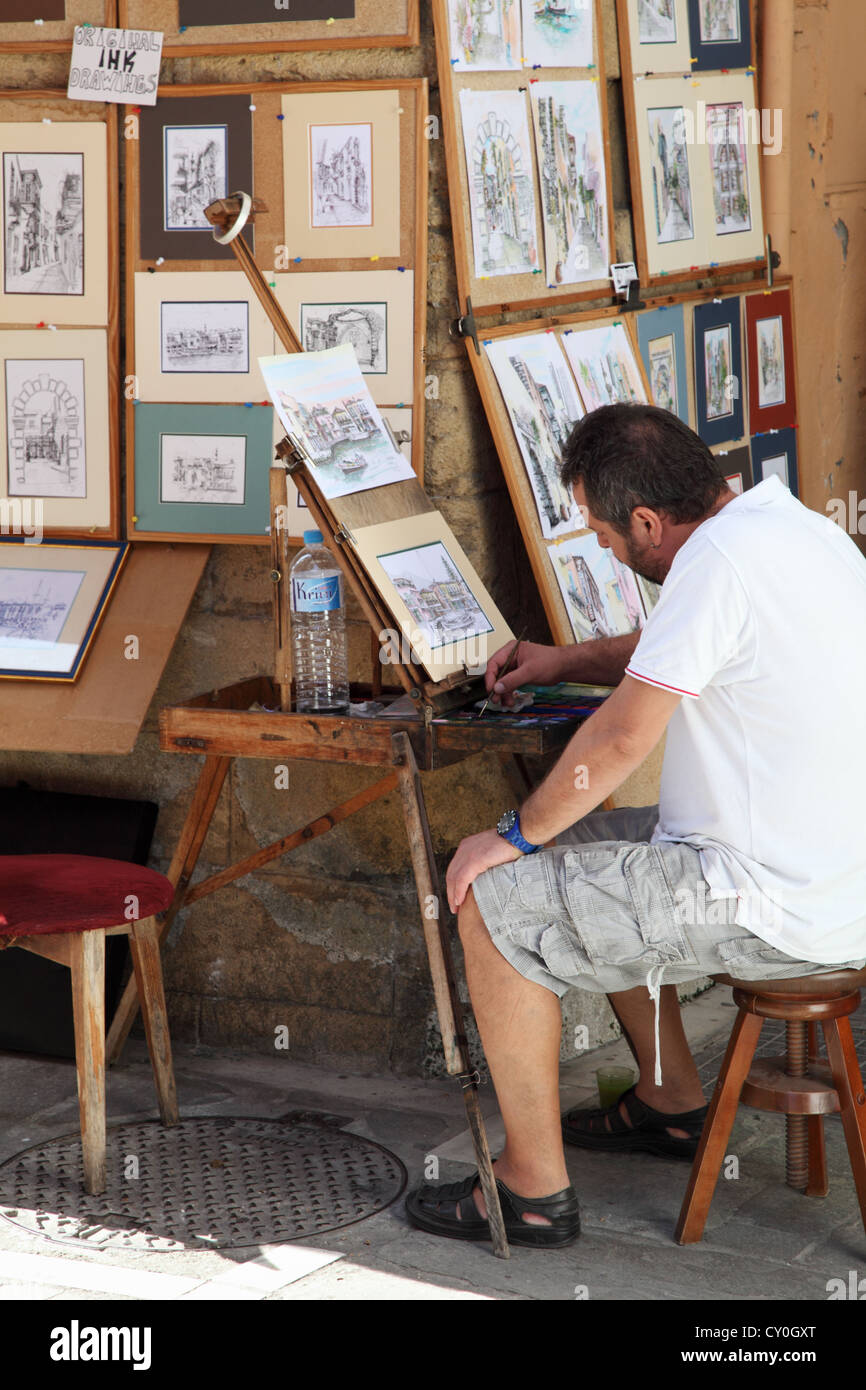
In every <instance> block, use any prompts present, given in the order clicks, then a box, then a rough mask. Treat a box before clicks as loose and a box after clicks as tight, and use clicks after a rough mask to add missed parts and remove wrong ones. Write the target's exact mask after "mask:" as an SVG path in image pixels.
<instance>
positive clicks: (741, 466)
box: [713, 444, 752, 495]
mask: <svg viewBox="0 0 866 1390" xmlns="http://www.w3.org/2000/svg"><path fill="white" fill-rule="evenodd" d="M713 453H714V454H715V456H716V458H717V459H718V461H719V467H720V468H721V469H722V471H723V472H724V475H725V482H726V483H727V485H728V487H729V488H730V489H731V492H736V493H737V494H738V495H739V494H741V493H743V492H747V491H748V489H749V488H750V487H751V486H752V458H751V454H750V452H749V446H748V444H743V445H741V446H740V448H739V449H714V450H713Z"/></svg>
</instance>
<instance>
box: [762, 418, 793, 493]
mask: <svg viewBox="0 0 866 1390" xmlns="http://www.w3.org/2000/svg"><path fill="white" fill-rule="evenodd" d="M752 472H753V473H754V478H755V486H756V487H757V485H758V483H762V482H764V480H765V479H766V478H770V477H773V476H775V477H777V478H779V479H780V480H781V482H783V483H784V484H785V487H787V488H790V489H791V492H792V493H793V494H794V496H795V497H799V495H800V494H799V491H798V487H799V483H798V478H797V431H796V430H794V429H787V430H774V431H773V432H772V434H753V435H752Z"/></svg>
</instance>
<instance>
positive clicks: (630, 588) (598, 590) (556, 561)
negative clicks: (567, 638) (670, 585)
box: [547, 535, 644, 642]
mask: <svg viewBox="0 0 866 1390" xmlns="http://www.w3.org/2000/svg"><path fill="white" fill-rule="evenodd" d="M547 553H548V555H549V556H550V560H551V563H552V565H553V569H554V573H555V574H556V578H557V582H558V584H559V588H560V591H561V593H562V597H563V599H564V601H565V606H566V609H567V611H568V616H569V619H570V621H571V626H572V631H573V632H574V636H575V638H576V640H577V641H578V642H586V641H588V640H590V639H591V638H595V637H617V636H620V635H622V634H624V633H627V632H634V631H636V629H637V628H639V627H642V626H643V624H644V609H643V604H642V603H641V598H640V593H639V592H638V587H637V577H636V575H635V574H634V572H633V571H632V570H630V569H629V568H628V566H627V565H623V564H622V563H621V562H620V561H619V560H617V559H616V558H615V557H614V556H613V555H612V554H611V552H610V551H609V550H602V548H601V546H600V545H599V543H598V540H597V538H596V536H595V535H585V536H577V537H575V538H574V539H573V540H567V541H563V542H562V543H561V544H560V545H557V546H552V547H551V548H550V550H548V552H547Z"/></svg>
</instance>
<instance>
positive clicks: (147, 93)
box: [66, 25, 162, 106]
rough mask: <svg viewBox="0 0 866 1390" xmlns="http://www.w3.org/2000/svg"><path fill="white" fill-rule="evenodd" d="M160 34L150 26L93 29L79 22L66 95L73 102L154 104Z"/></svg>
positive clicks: (157, 79)
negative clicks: (142, 27)
mask: <svg viewBox="0 0 866 1390" xmlns="http://www.w3.org/2000/svg"><path fill="white" fill-rule="evenodd" d="M161 58H162V34H160V33H157V32H156V31H154V30H151V29H94V28H91V27H90V26H89V25H78V26H76V29H75V38H74V41H73V45H72V64H71V66H70V69H69V86H68V87H67V89H66V95H67V96H68V97H69V98H70V99H72V100H74V101H116V102H134V103H135V104H136V105H137V106H155V105H156V89H157V87H158V86H159V64H160V60H161Z"/></svg>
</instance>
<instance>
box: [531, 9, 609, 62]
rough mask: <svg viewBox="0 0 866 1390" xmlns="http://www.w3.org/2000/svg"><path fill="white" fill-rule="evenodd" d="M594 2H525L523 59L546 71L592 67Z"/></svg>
mask: <svg viewBox="0 0 866 1390" xmlns="http://www.w3.org/2000/svg"><path fill="white" fill-rule="evenodd" d="M592 22H593V0H523V58H524V62H525V63H527V64H536V65H538V66H541V67H546V68H586V67H589V66H590V64H591V63H592Z"/></svg>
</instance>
